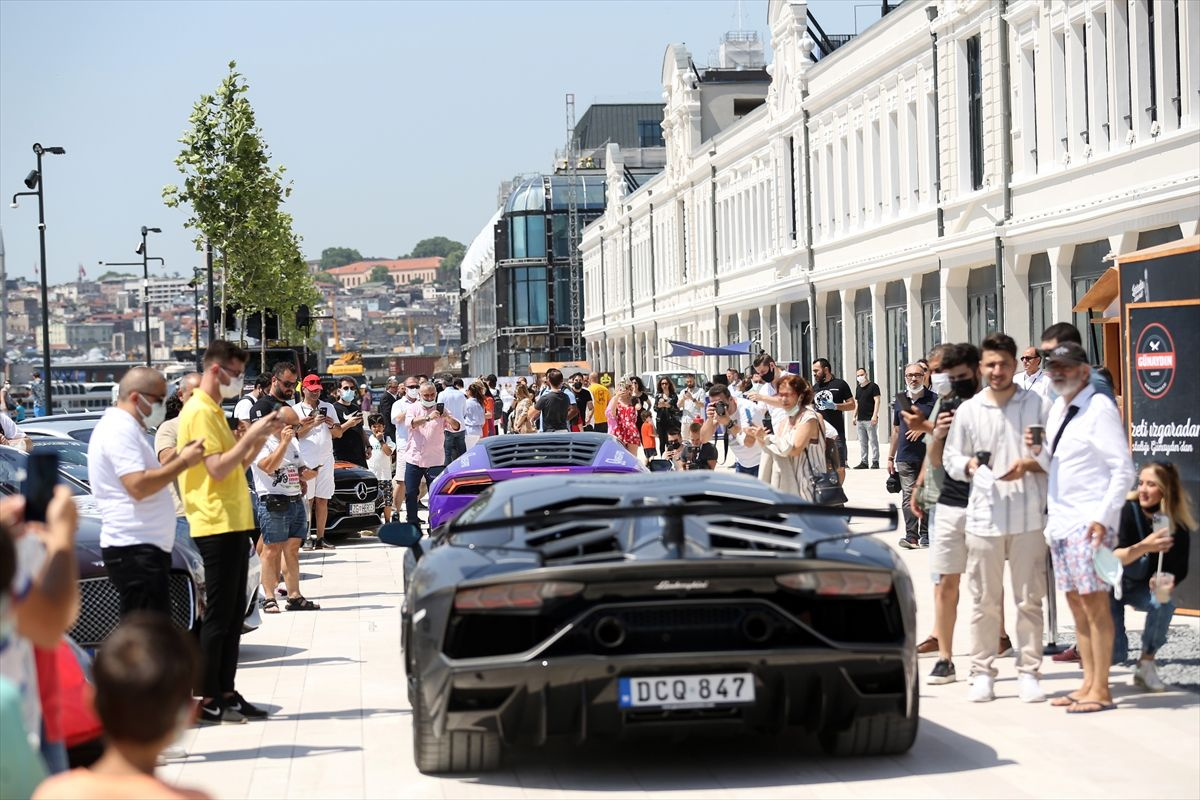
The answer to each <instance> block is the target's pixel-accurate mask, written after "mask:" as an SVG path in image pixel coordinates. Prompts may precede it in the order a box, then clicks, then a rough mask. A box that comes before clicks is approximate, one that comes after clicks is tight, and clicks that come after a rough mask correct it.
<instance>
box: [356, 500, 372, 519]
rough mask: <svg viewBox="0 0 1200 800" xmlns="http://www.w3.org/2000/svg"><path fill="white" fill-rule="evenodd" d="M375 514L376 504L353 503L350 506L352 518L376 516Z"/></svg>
mask: <svg viewBox="0 0 1200 800" xmlns="http://www.w3.org/2000/svg"><path fill="white" fill-rule="evenodd" d="M374 513H375V504H374V503H351V504H350V516H352V517H361V516H365V515H367V514H374Z"/></svg>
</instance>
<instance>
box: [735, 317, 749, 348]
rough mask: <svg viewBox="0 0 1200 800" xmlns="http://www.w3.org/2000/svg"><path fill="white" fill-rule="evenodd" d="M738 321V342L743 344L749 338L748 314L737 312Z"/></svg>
mask: <svg viewBox="0 0 1200 800" xmlns="http://www.w3.org/2000/svg"><path fill="white" fill-rule="evenodd" d="M737 321H738V341H739V342H744V341H746V340H747V339H749V338H750V312H749V311H739V312H737Z"/></svg>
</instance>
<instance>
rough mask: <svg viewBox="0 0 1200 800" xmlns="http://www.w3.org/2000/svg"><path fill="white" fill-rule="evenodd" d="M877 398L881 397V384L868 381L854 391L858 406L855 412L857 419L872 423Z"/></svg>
mask: <svg viewBox="0 0 1200 800" xmlns="http://www.w3.org/2000/svg"><path fill="white" fill-rule="evenodd" d="M876 397H879V384H878V383H875V382H874V381H868V382H867V383H865V384H863V385H862V386H860V387H858V388H857V389H855V390H854V402H855V403H857V404H858V408H857V409H855V411H854V416H855V418H856V419H858V420H860V421H867V422H870V420H871V416H872V415H873V412H874V411H875V398H876Z"/></svg>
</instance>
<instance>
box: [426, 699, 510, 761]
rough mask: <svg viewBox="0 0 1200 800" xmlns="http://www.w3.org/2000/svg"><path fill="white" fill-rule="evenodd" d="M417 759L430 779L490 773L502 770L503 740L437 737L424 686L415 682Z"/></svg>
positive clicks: (465, 734)
mask: <svg viewBox="0 0 1200 800" xmlns="http://www.w3.org/2000/svg"><path fill="white" fill-rule="evenodd" d="M412 688H413V692H412V695H413V696H412V706H413V758H414V760H415V761H416V762H417V769H419V770H420V771H421V772H423V773H425V774H426V775H438V774H441V773H446V772H490V771H491V770H494V769H497V768H498V767H499V766H500V737H499V735H497V734H495V733H491V732H489V731H446V732H445V733H444V734H443V735H441V736H438V735H436V734H435V733H434V726H433V719H432V718H431V717H429V715H428V714H427V712H426V711H425V708H424V703H422V701H421V685H420V682H419V681H414V682H413V687H412Z"/></svg>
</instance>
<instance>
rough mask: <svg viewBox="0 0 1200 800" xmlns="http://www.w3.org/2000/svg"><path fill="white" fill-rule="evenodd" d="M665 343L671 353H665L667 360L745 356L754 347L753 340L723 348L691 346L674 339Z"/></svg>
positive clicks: (689, 343) (688, 343)
mask: <svg viewBox="0 0 1200 800" xmlns="http://www.w3.org/2000/svg"><path fill="white" fill-rule="evenodd" d="M667 343H668V344H669V345H671V352H669V353H667V357H668V358H669V357H672V356H674V357H679V356H686V357H700V356H746V355H750V350H751V348H752V347H754V341H753V340H747V341H744V342H736V343H734V344H728V345H725V346H724V347H708V346H706V345H702V344H692V343H691V342H677V341H675V340H674V339H667Z"/></svg>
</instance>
